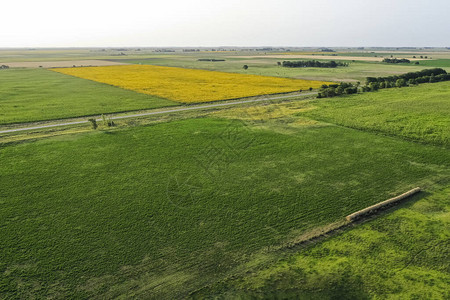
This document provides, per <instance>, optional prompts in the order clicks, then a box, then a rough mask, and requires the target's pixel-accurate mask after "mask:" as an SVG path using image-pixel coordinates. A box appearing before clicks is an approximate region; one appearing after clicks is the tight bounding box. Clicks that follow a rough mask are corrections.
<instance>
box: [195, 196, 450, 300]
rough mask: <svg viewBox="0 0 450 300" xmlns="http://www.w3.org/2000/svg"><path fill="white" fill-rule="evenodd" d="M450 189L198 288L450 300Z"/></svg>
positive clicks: (232, 293) (233, 293)
mask: <svg viewBox="0 0 450 300" xmlns="http://www.w3.org/2000/svg"><path fill="white" fill-rule="evenodd" d="M449 193H450V189H449V188H447V189H444V190H442V191H436V193H434V194H433V195H428V196H426V197H424V198H422V199H420V200H417V198H416V201H413V202H412V203H411V204H406V205H402V207H401V208H400V209H399V210H397V211H395V212H393V213H391V214H388V215H385V216H383V217H381V218H378V219H376V220H372V221H371V222H368V223H366V224H363V225H361V226H359V227H358V228H354V229H352V230H349V231H347V232H345V233H343V234H342V235H339V236H335V237H332V238H330V239H328V240H326V241H324V242H322V243H320V244H318V245H316V246H313V247H309V248H307V249H305V250H304V251H301V252H297V253H295V254H292V253H288V254H287V256H286V257H285V258H283V259H282V260H280V261H279V262H276V263H272V264H269V265H268V266H266V267H263V268H260V269H258V270H252V271H249V272H248V274H249V275H245V276H241V277H238V278H235V279H231V280H228V281H225V282H222V283H220V284H216V285H214V286H213V287H212V288H209V289H205V290H203V291H201V292H199V293H197V295H196V296H197V297H199V298H200V295H208V296H209V297H211V298H212V296H213V295H227V297H228V298H239V299H254V298H275V299H278V298H301V299H448V297H449V296H450V295H449V292H448V282H449V281H450V276H449V269H450V264H449V255H448V248H449V247H450V243H449V240H450V235H449V232H450V215H449V208H450V205H449V202H448V195H449Z"/></svg>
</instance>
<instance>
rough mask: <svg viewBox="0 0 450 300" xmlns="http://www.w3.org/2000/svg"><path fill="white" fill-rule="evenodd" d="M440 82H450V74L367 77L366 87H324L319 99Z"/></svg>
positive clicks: (439, 71)
mask: <svg viewBox="0 0 450 300" xmlns="http://www.w3.org/2000/svg"><path fill="white" fill-rule="evenodd" d="M439 81H450V74H448V73H447V72H446V71H445V70H444V69H441V68H435V69H426V70H422V71H418V72H409V73H405V74H402V75H398V76H387V77H367V78H366V82H365V85H364V86H360V85H361V83H360V82H358V83H356V84H352V83H348V82H341V83H340V84H330V85H325V84H324V85H322V87H321V88H320V91H319V94H318V95H317V97H318V98H327V97H335V96H340V95H348V94H356V93H358V91H361V92H373V91H377V90H379V89H385V88H393V87H404V86H413V85H417V84H421V83H433V82H439Z"/></svg>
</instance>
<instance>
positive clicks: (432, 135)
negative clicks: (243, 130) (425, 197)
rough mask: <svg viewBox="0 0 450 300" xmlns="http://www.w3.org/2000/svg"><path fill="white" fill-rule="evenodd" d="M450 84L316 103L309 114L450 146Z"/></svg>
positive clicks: (381, 92) (320, 118) (387, 91)
mask: <svg viewBox="0 0 450 300" xmlns="http://www.w3.org/2000/svg"><path fill="white" fill-rule="evenodd" d="M449 99H450V83H449V82H442V83H431V84H423V85H419V86H416V87H410V88H395V89H389V90H380V91H378V92H373V93H364V94H359V95H354V96H350V97H343V98H333V99H327V100H326V101H316V102H315V103H314V107H315V109H312V110H310V111H308V112H306V113H305V115H307V116H309V117H311V118H314V119H319V120H322V121H326V122H331V123H335V124H339V125H343V126H347V127H352V128H358V129H362V130H368V131H375V132H381V133H385V134H389V135H395V136H400V137H404V138H408V139H413V140H416V141H421V142H426V143H433V144H436V145H447V146H448V145H450V119H449V117H448V116H449V115H450V105H449Z"/></svg>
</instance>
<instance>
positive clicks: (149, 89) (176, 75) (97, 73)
mask: <svg viewBox="0 0 450 300" xmlns="http://www.w3.org/2000/svg"><path fill="white" fill-rule="evenodd" d="M53 71H55V72H59V73H63V74H68V75H72V76H76V77H80V78H85V79H90V80H93V81H97V82H102V83H107V84H110V85H113V86H117V87H121V88H124V89H127V90H133V91H136V92H139V93H144V94H149V95H155V96H158V97H162V98H166V99H170V100H174V101H178V102H183V103H194V102H207V101H215V100H226V99H235V98H243V97H250V96H258V95H267V94H277V93H286V92H293V91H298V90H301V89H302V90H306V89H309V88H310V87H311V88H318V87H320V86H321V85H322V84H326V82H323V81H311V80H301V79H288V78H277V77H268V76H257V75H244V74H235V73H225V72H215V71H206V70H196V69H184V68H176V67H163V66H152V65H129V66H112V67H111V66H110V67H85V68H61V69H53Z"/></svg>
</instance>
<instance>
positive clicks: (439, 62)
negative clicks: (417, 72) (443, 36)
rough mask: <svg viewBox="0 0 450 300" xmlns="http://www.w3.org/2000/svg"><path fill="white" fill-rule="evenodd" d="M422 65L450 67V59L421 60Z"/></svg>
mask: <svg viewBox="0 0 450 300" xmlns="http://www.w3.org/2000/svg"><path fill="white" fill-rule="evenodd" d="M420 65H421V66H426V67H439V68H447V70H448V68H450V59H433V60H421V61H420Z"/></svg>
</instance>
